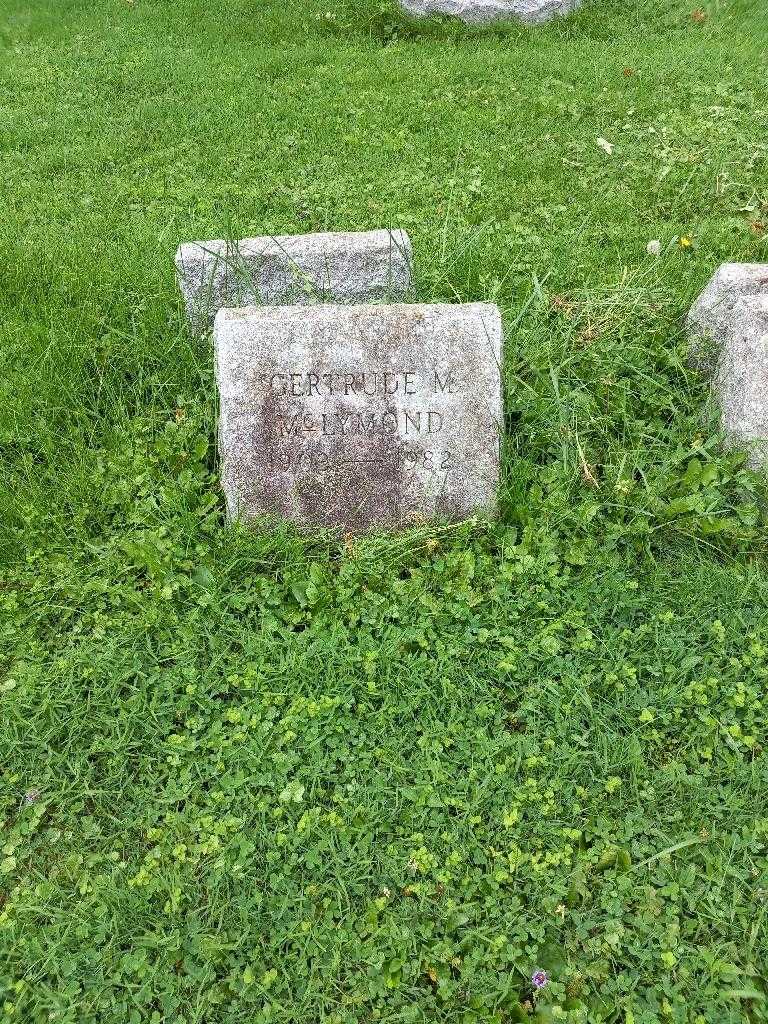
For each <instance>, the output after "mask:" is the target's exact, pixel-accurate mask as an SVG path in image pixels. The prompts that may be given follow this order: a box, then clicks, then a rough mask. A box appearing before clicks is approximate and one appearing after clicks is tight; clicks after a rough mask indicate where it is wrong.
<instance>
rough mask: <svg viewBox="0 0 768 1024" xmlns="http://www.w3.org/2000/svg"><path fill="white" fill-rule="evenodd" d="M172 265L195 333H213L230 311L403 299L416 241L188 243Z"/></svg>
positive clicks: (327, 235) (367, 237)
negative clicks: (215, 321) (219, 319)
mask: <svg viewBox="0 0 768 1024" xmlns="http://www.w3.org/2000/svg"><path fill="white" fill-rule="evenodd" d="M175 262H176V277H177V281H178V283H179V287H180V289H181V292H182V295H183V297H184V305H185V308H186V312H187V317H188V319H189V321H190V323H191V325H192V327H193V328H194V329H195V330H205V329H207V328H209V327H210V326H211V324H212V323H213V318H214V316H215V315H216V312H217V311H218V310H219V309H221V308H223V307H225V306H229V307H233V306H234V307H240V306H250V305H256V306H288V305H290V306H296V305H299V306H300V305H308V304H312V303H317V302H345V303H346V302H350V303H356V302H375V301H384V300H386V301H390V302H398V301H400V300H402V299H405V298H407V297H408V295H409V292H410V288H411V262H412V254H411V242H410V239H409V237H408V235H407V234H406V232H405V231H352V232H343V231H334V232H319V233H316V234H310V235H277V236H272V235H266V236H264V237H261V238H245V239H242V240H241V241H225V240H224V239H215V240H213V241H209V242H186V243H185V244H184V245H180V246H179V248H178V250H177V252H176V260H175Z"/></svg>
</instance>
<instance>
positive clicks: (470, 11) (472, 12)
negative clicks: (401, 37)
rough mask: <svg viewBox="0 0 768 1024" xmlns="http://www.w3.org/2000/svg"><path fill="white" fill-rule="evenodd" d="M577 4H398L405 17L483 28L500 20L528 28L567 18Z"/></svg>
mask: <svg viewBox="0 0 768 1024" xmlns="http://www.w3.org/2000/svg"><path fill="white" fill-rule="evenodd" d="M579 3H580V0H400V4H401V6H402V7H404V8H405V10H406V11H408V13H409V14H415V15H417V16H425V15H429V14H452V15H454V16H455V17H457V18H461V20H462V21H466V22H467V23H468V24H476V25H483V24H487V23H488V22H490V21H500V20H501V19H503V18H517V19H519V20H520V21H525V22H528V23H529V24H537V23H538V22H542V21H549V19H550V18H556V17H559V16H561V15H563V14H570V12H571V11H573V10H575V9H576V7H578V5H579Z"/></svg>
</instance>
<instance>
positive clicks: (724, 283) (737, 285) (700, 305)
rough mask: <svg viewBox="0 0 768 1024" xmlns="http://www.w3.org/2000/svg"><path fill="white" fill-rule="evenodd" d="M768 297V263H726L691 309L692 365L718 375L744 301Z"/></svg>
mask: <svg viewBox="0 0 768 1024" xmlns="http://www.w3.org/2000/svg"><path fill="white" fill-rule="evenodd" d="M760 294H765V295H768V263H723V265H722V266H721V267H719V268H718V269H717V271H716V272H715V273H714V274H713V276H712V277H711V279H710V281H709V283H708V284H707V286H706V288H705V289H704V291H703V292H702V293H701V295H700V296H699V297H698V299H697V300H696V302H695V303H694V304H693V306H692V307H691V311H690V313H689V314H688V320H687V324H686V326H687V329H688V336H689V340H690V349H689V356H690V361H691V364H692V365H693V366H695V367H697V368H698V369H700V370H708V371H709V372H712V373H713V372H714V371H715V369H716V366H717V360H718V354H719V350H720V348H721V346H722V344H723V343H724V342H725V341H726V340H727V338H728V337H729V334H730V330H731V324H732V320H733V311H734V307H735V306H736V304H737V303H738V302H739V300H740V299H741V298H743V297H744V296H749V295H760Z"/></svg>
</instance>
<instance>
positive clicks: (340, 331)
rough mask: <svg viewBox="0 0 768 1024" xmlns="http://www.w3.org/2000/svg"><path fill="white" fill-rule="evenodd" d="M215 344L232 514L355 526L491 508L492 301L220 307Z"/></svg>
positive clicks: (497, 402) (497, 332) (495, 432)
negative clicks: (450, 303)
mask: <svg viewBox="0 0 768 1024" xmlns="http://www.w3.org/2000/svg"><path fill="white" fill-rule="evenodd" d="M214 338H215V347H216V377H217V382H218V386H219V396H220V420H219V448H220V454H221V461H222V482H223V487H224V491H225V494H226V499H227V507H228V512H229V515H230V517H231V518H233V519H243V520H253V519H259V518H261V517H265V516H266V517H271V516H274V517H278V518H280V519H285V520H290V521H292V522H294V523H296V524H297V525H298V526H299V527H309V528H312V527H331V528H338V529H341V530H343V531H348V532H359V531H364V530H368V529H371V528H382V529H393V528H397V527H403V526H408V525H415V524H418V523H425V522H428V521H430V520H448V521H460V520H462V519H466V518H468V517H470V516H472V515H474V514H475V513H483V512H492V511H493V509H494V506H495V503H496V491H497V486H498V477H499V429H500V421H501V414H502V406H501V383H500V362H501V344H502V331H501V317H500V314H499V311H498V309H497V308H496V306H493V305H490V304H486V303H471V304H467V305H380V306H341V305H320V306H314V307H296V306H292V307H272V308H270V307H261V308H255V307H251V308H248V309H222V310H221V311H220V312H219V313H218V315H217V317H216V323H215V327H214Z"/></svg>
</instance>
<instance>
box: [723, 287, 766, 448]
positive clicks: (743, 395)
mask: <svg viewBox="0 0 768 1024" xmlns="http://www.w3.org/2000/svg"><path fill="white" fill-rule="evenodd" d="M712 400H713V401H714V402H715V403H716V404H717V406H718V408H719V410H720V417H721V428H722V430H723V433H724V434H725V436H726V440H727V442H728V443H729V444H730V445H732V446H733V447H737V448H743V449H744V450H745V451H746V452H747V453H748V455H749V462H750V464H751V465H752V466H754V467H756V468H757V467H766V466H768V294H766V295H751V296H742V297H740V298H737V299H736V300H735V302H734V303H733V305H732V306H731V307H730V314H729V320H728V324H727V327H726V328H723V329H722V330H721V334H720V345H719V349H718V354H717V362H716V364H715V367H714V373H713V377H712Z"/></svg>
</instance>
